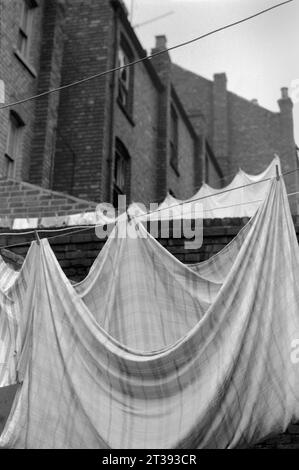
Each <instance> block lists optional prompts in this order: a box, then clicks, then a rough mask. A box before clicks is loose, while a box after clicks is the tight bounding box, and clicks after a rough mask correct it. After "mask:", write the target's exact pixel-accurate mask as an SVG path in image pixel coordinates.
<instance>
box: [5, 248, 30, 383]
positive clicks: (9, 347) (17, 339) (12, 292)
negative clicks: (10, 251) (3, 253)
mask: <svg viewBox="0 0 299 470" xmlns="http://www.w3.org/2000/svg"><path fill="white" fill-rule="evenodd" d="M35 249H36V247H35V246H34V245H32V247H31V248H30V249H29V251H28V254H27V256H26V258H25V260H24V263H23V266H22V268H21V270H20V271H15V270H13V269H12V268H10V267H9V266H8V265H7V264H6V263H5V262H4V261H3V259H2V258H0V387H5V386H8V385H12V384H14V383H16V381H17V371H16V362H17V360H18V357H19V355H20V353H21V349H22V344H23V342H24V337H25V335H26V328H27V318H26V315H25V314H24V313H23V308H24V301H25V297H26V294H27V280H28V278H29V275H30V271H31V269H32V268H33V269H34V268H35V266H34V265H33V258H34V256H33V253H34V250H35Z"/></svg>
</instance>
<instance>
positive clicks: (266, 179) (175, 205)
mask: <svg viewBox="0 0 299 470" xmlns="http://www.w3.org/2000/svg"><path fill="white" fill-rule="evenodd" d="M296 171H299V168H296V169H293V170H290V171H287V172H285V173H281V174H280V175H279V176H286V175H289V174H291V173H295V172H296ZM271 179H272V178H265V179H263V180H260V181H254V182H252V183H248V184H246V185H243V186H238V187H236V188H230V189H226V190H223V191H220V192H217V193H215V194H209V195H207V196H202V197H199V198H196V199H192V200H190V201H182V202H180V203H178V204H174V205H173V206H169V207H165V208H162V209H157V210H155V211H151V212H148V213H146V214H141V215H136V216H134V218H135V219H137V218H140V217H144V216H145V215H146V216H148V215H150V214H153V213H157V212H162V211H163V210H170V209H173V208H175V207H178V206H182V205H184V204H188V203H191V202H192V203H193V202H196V201H200V200H203V199H207V198H209V197H212V196H215V195H217V196H218V195H220V194H224V193H228V192H230V191H234V190H237V189H242V188H245V187H248V186H252V185H255V184H259V183H262V182H265V181H270V180H271ZM296 194H299V192H293V193H290V194H288V195H287V196H288V197H290V196H294V195H296ZM257 202H260V200H257V201H251V202H250V203H247V202H246V203H237V204H233V205H231V206H223V207H218V208H217V209H223V208H229V207H234V206H239V205H248V204H251V203H257ZM215 209H216V208H215ZM213 210H214V209H213ZM210 211H211V210H209V209H207V210H204V212H210ZM113 223H115V219H114V220H112V221H111V222H107V223H106V224H93V225H88V226H83V227H82V226H80V229H78V230H75V231H72V230H74V228H77V227H64V228H60V229H38V230H30V231H27V232H16V233H15V232H14V233H12V232H9V233H0V236H19V235H20V236H21V235H23V236H24V235H28V234H29V235H30V234H39V233H45V232H62V231H63V232H66V231H67V233H62V234H59V235H53V236H51V237H47V238H48V239H54V238H59V237H63V236H72V235H75V234H77V233H82V232H85V231H87V230H91V229H95V228H97V227H102V226H105V225H110V224H113ZM30 243H31V242H24V243H17V244H12V245H5V246H1V247H0V250H2V249H8V248H17V247H23V246H27V245H30Z"/></svg>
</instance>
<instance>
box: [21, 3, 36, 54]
mask: <svg viewBox="0 0 299 470" xmlns="http://www.w3.org/2000/svg"><path fill="white" fill-rule="evenodd" d="M37 7H38V3H37V1H36V0H22V11H21V18H20V22H19V29H18V41H17V48H16V50H17V52H18V54H20V56H21V57H22V58H23V59H25V60H26V61H29V60H30V49H31V44H32V36H33V21H34V10H35V9H36V8H37ZM25 15H26V17H27V18H26V24H24V18H25ZM23 44H25V46H24V47H23Z"/></svg>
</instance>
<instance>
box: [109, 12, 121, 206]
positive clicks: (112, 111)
mask: <svg viewBox="0 0 299 470" xmlns="http://www.w3.org/2000/svg"><path fill="white" fill-rule="evenodd" d="M113 23H114V24H113V27H114V41H113V66H112V67H113V68H116V67H117V57H118V54H117V52H118V6H117V5H116V6H115V7H114V15H113ZM116 74H117V72H114V73H112V74H111V81H110V85H109V87H110V120H109V121H110V122H109V150H108V158H107V167H108V171H107V188H106V201H107V202H111V200H112V194H111V187H112V175H113V173H112V167H113V159H114V116H115V101H116V93H115V91H116Z"/></svg>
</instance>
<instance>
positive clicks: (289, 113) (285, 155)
mask: <svg viewBox="0 0 299 470" xmlns="http://www.w3.org/2000/svg"><path fill="white" fill-rule="evenodd" d="M278 106H279V108H280V113H279V118H280V134H279V137H280V140H279V142H280V146H281V148H280V151H279V156H280V159H281V166H282V172H287V171H291V170H293V169H294V168H296V167H297V156H296V151H295V150H296V144H295V138H294V122H293V102H292V100H291V98H290V97H289V93H288V88H287V87H283V88H281V97H280V98H279V100H278ZM285 182H286V187H287V191H288V192H296V191H298V175H297V172H296V173H293V174H290V175H288V176H287V177H286V179H285ZM290 205H291V211H292V213H295V212H297V208H296V198H294V197H293V198H290Z"/></svg>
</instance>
